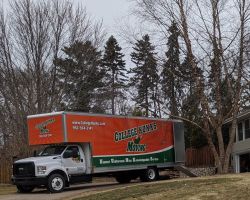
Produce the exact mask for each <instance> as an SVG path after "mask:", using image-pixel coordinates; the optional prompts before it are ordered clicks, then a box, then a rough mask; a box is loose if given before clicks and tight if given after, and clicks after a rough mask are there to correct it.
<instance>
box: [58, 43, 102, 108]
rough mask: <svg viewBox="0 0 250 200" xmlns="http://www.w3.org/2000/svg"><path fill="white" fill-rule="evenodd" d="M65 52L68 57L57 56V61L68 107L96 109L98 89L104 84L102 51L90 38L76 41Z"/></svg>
mask: <svg viewBox="0 0 250 200" xmlns="http://www.w3.org/2000/svg"><path fill="white" fill-rule="evenodd" d="M63 52H64V53H65V56H66V57H63V58H58V59H55V60H54V63H55V65H56V67H57V72H58V76H59V78H60V84H61V86H62V87H63V88H64V89H63V94H64V101H65V102H64V104H65V106H64V107H65V109H66V110H74V111H82V112H89V111H91V110H92V108H93V107H95V109H96V106H97V105H95V102H96V99H95V98H96V95H97V91H98V90H99V89H100V88H101V87H102V86H103V83H102V78H103V71H102V69H101V52H99V51H98V50H97V49H96V48H95V47H94V46H93V45H92V43H91V42H90V41H87V42H79V41H76V42H75V43H74V44H72V45H71V46H70V47H65V48H64V49H63ZM98 111H99V112H100V109H99V110H98Z"/></svg>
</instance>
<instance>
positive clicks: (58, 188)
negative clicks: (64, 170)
mask: <svg viewBox="0 0 250 200" xmlns="http://www.w3.org/2000/svg"><path fill="white" fill-rule="evenodd" d="M64 187H65V179H64V177H63V176H62V175H60V174H52V175H51V176H50V177H49V178H48V190H49V191H50V192H51V193H58V192H62V191H63V189H64Z"/></svg>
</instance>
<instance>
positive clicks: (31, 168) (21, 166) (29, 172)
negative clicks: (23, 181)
mask: <svg viewBox="0 0 250 200" xmlns="http://www.w3.org/2000/svg"><path fill="white" fill-rule="evenodd" d="M13 175H14V176H15V177H32V176H35V164H34V162H27V163H14V164H13Z"/></svg>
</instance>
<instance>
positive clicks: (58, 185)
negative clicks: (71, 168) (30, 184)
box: [51, 177, 63, 191]
mask: <svg viewBox="0 0 250 200" xmlns="http://www.w3.org/2000/svg"><path fill="white" fill-rule="evenodd" d="M51 186H52V188H53V190H56V191H59V190H61V189H62V188H63V180H62V179H61V178H60V177H55V178H53V179H52V181H51Z"/></svg>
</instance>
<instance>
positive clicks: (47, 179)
mask: <svg viewBox="0 0 250 200" xmlns="http://www.w3.org/2000/svg"><path fill="white" fill-rule="evenodd" d="M28 134H29V143H30V145H46V146H45V148H44V150H43V151H42V152H41V153H39V154H38V155H37V156H35V157H31V158H25V159H22V160H18V161H16V162H14V164H13V177H12V181H13V183H14V184H15V185H16V186H17V188H18V190H19V191H20V192H31V191H32V190H33V189H34V188H35V187H37V186H46V187H47V188H48V190H49V191H50V192H61V191H62V190H63V189H64V187H66V186H69V185H70V184H72V183H76V182H86V181H90V180H91V179H92V176H95V175H103V174H107V175H112V176H114V177H115V178H116V180H117V181H118V182H120V183H128V182H130V181H131V180H132V179H136V178H138V177H140V179H141V180H142V181H153V180H156V179H157V178H158V171H159V170H161V169H166V168H172V167H175V166H177V165H181V164H183V162H184V160H185V150H184V149H185V148H184V133H183V122H182V121H179V120H165V119H155V118H142V117H128V116H114V115H99V114H87V113H76V112H56V113H48V114H40V115H31V116H28Z"/></svg>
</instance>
